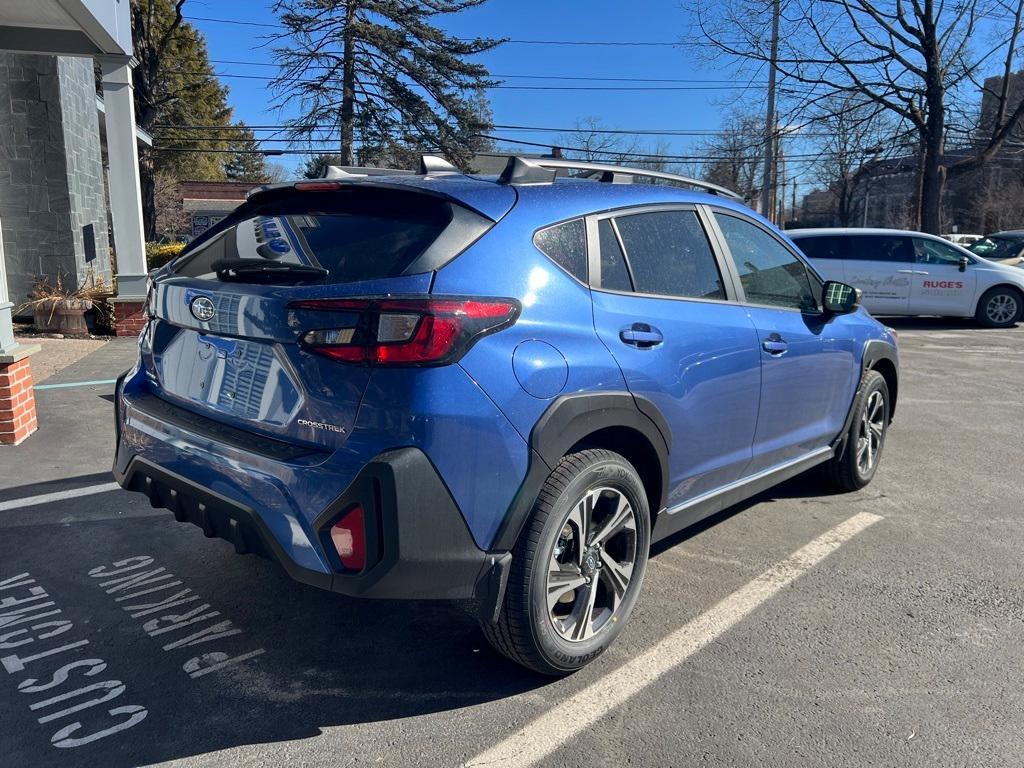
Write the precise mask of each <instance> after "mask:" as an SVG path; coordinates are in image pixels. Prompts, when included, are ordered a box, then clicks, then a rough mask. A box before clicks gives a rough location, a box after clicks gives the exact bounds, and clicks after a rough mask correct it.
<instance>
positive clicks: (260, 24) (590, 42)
mask: <svg viewBox="0 0 1024 768" xmlns="http://www.w3.org/2000/svg"><path fill="white" fill-rule="evenodd" d="M186 18H187V19H188V20H189V21H209V22H213V23H215V24H234V25H237V26H245V27H263V28H265V29H283V27H282V26H281V25H280V24H271V23H269V22H264V21H239V20H238V19H217V18H213V17H211V16H188V17H186ZM456 39H458V40H460V41H463V42H466V41H471V40H474V39H476V38H471V37H470V38H456ZM509 43H512V44H516V45H612V46H651V47H662V46H663V47H669V48H675V47H677V46H680V45H682V44H681V43H678V42H673V41H667V40H516V39H513V40H505V41H503V42H502V45H507V44H509Z"/></svg>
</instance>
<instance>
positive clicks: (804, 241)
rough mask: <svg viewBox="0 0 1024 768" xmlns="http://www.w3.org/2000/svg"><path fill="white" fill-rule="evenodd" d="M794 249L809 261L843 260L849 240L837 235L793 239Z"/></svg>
mask: <svg viewBox="0 0 1024 768" xmlns="http://www.w3.org/2000/svg"><path fill="white" fill-rule="evenodd" d="M793 242H794V243H796V247H797V248H799V249H800V250H801V251H803V253H804V255H805V256H807V258H809V259H845V258H846V251H847V248H846V246H847V243H849V239H848V238H846V237H840V236H838V235H827V236H824V237H820V236H817V235H813V236H810V237H800V238H793Z"/></svg>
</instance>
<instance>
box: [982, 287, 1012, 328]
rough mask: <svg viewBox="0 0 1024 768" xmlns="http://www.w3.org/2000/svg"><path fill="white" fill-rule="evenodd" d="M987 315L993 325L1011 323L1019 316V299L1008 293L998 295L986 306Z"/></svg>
mask: <svg viewBox="0 0 1024 768" xmlns="http://www.w3.org/2000/svg"><path fill="white" fill-rule="evenodd" d="M985 315H986V317H988V319H989V320H990V321H992V322H993V323H996V324H999V325H1003V324H1005V323H1009V322H1010V321H1011V320H1013V318H1015V317H1016V316H1017V299H1016V298H1014V297H1013V296H1010V295H1009V294H1007V293H997V294H996V295H995V296H993V297H992V298H991V299H989V300H988V304H986V305H985Z"/></svg>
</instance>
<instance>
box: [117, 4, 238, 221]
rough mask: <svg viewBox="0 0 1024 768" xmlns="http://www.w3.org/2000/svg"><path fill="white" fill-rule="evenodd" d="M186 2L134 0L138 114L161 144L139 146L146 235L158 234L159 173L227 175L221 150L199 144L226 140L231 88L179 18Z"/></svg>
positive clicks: (220, 145) (223, 145)
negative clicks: (156, 192)
mask: <svg viewBox="0 0 1024 768" xmlns="http://www.w3.org/2000/svg"><path fill="white" fill-rule="evenodd" d="M184 5H185V0H131V21H132V37H133V39H134V43H135V58H136V59H138V61H139V64H138V66H136V67H135V69H134V70H133V71H132V77H133V85H134V88H135V119H136V122H138V124H139V125H140V126H141V127H142V128H143V129H145V130H146V131H148V132H149V133H151V134H152V135H153V138H154V139H155V144H156V146H157V147H158V148H164V150H165V151H160V150H159V149H156V150H154V149H150V148H148V147H143V148H140V152H139V177H140V181H141V183H142V216H143V227H144V231H145V235H146V238H147V239H152V238H154V237H155V235H156V202H155V194H154V193H155V182H156V176H157V174H166V175H167V176H169V177H172V178H174V179H178V180H185V179H201V180H218V179H224V178H225V175H224V162H225V157H226V156H225V155H224V154H222V153H219V152H210V151H204V150H223V149H230V148H231V140H230V139H231V133H230V132H225V131H223V130H221V129H219V127H220V126H224V127H229V126H230V124H231V108H230V107H229V106H228V105H227V94H228V91H227V88H225V87H224V86H222V85H221V84H220V82H219V81H218V80H217V78H216V76H215V75H214V74H213V68H212V67H211V66H210V60H209V54H208V53H207V49H206V42H205V40H204V39H203V36H202V34H201V33H200V32H199V31H198V30H197V29H196V28H195V27H193V26H192V25H191V24H189V23H187V22H186V21H184V19H183V16H182V8H183V7H184ZM169 126H173V127H169ZM191 126H215V127H216V128H215V129H207V128H204V129H197V128H194V127H191ZM171 150H173V151H171Z"/></svg>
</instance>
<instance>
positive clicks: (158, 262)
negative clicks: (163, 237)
mask: <svg viewBox="0 0 1024 768" xmlns="http://www.w3.org/2000/svg"><path fill="white" fill-rule="evenodd" d="M184 248H185V244H184V243H168V244H167V245H157V244H156V243H146V267H147V268H148V269H157V268H158V267H162V266H163V265H164V264H166V263H167V262H168V261H170V260H171V259H173V258H175V257H176V256H177V255H178V254H179V253H181V252H182V250H183V249H184Z"/></svg>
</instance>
